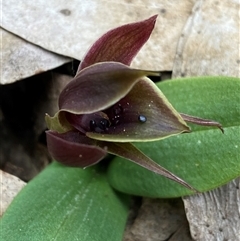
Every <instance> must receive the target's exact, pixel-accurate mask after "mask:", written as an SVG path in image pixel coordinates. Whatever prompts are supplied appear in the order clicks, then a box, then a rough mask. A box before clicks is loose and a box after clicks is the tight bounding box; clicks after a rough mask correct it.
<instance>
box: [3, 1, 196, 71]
mask: <svg viewBox="0 0 240 241" xmlns="http://www.w3.org/2000/svg"><path fill="white" fill-rule="evenodd" d="M194 2H195V1H194V0H185V1H175V0H171V1H158V2H153V1H150V0H147V1H144V0H138V1H129V0H125V1H123V2H122V3H119V2H116V1H103V0H100V1H99V0H89V1H78V0H73V1H71V2H67V1H64V0H55V1H54V0H52V1H47V2H46V1H45V0H37V1H34V2H33V1H31V0H25V1H15V0H8V1H3V3H2V9H3V11H2V19H3V21H2V27H3V28H5V29H7V30H8V31H11V32H13V33H15V34H16V35H18V36H21V37H22V38H24V39H26V40H28V41H30V42H32V43H34V44H36V45H39V46H41V47H43V48H45V49H48V50H50V51H52V52H55V53H58V54H61V55H65V56H70V57H73V58H75V59H79V60H81V58H82V57H83V55H84V53H85V52H86V51H87V49H88V48H89V47H90V45H91V44H92V43H93V42H94V41H95V40H96V39H97V38H98V37H100V36H101V35H102V34H103V33H105V32H106V31H108V30H110V29H112V28H114V27H117V26H120V25H122V24H125V23H130V22H134V21H139V20H143V19H145V18H149V17H150V16H152V15H154V14H159V16H158V20H157V24H156V28H155V30H154V33H153V34H152V36H151V39H150V40H149V42H148V43H147V44H146V45H145V46H144V48H143V49H142V50H141V52H140V53H139V55H138V57H137V58H136V60H135V61H134V63H133V66H135V67H138V68H145V69H153V70H172V65H173V58H174V55H175V51H176V46H177V42H178V39H179V36H180V34H181V30H182V28H183V26H184V24H185V21H186V20H187V18H188V16H189V15H190V13H191V9H192V6H193V3H194Z"/></svg>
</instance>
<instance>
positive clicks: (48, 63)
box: [0, 28, 71, 84]
mask: <svg viewBox="0 0 240 241" xmlns="http://www.w3.org/2000/svg"><path fill="white" fill-rule="evenodd" d="M0 35H1V37H2V38H1V42H2V43H1V44H2V46H1V47H2V48H1V58H2V66H1V78H0V84H11V83H13V82H15V81H17V80H21V79H24V78H27V77H29V76H32V75H35V74H39V73H41V72H45V71H47V70H50V69H53V68H56V67H58V66H60V65H62V64H64V63H67V62H69V61H71V59H69V58H67V57H63V56H60V55H58V54H54V53H51V52H49V51H47V50H45V49H43V48H41V47H38V46H36V45H33V44H31V43H29V42H27V41H26V40H24V39H21V38H19V37H17V36H16V35H14V34H12V33H10V32H8V31H6V30H4V29H1V28H0Z"/></svg>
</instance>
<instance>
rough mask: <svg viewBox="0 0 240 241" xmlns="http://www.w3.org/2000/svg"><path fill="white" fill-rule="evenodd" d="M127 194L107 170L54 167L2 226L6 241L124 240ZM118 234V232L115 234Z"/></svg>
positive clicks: (33, 183)
mask: <svg viewBox="0 0 240 241" xmlns="http://www.w3.org/2000/svg"><path fill="white" fill-rule="evenodd" d="M127 212H128V196H125V195H123V194H118V193H116V192H115V191H114V190H112V188H111V187H110V186H109V184H108V183H107V181H106V177H105V174H104V172H102V171H101V170H99V168H98V169H97V168H96V167H95V168H93V167H91V168H87V169H85V170H83V169H78V168H70V167H66V166H62V165H60V164H57V163H53V164H51V165H50V166H48V167H47V168H46V169H45V170H44V171H43V172H42V173H40V175H38V176H37V177H36V178H35V179H33V180H32V181H31V182H30V183H29V184H28V185H27V186H26V187H25V188H24V189H23V190H22V191H21V192H20V194H19V195H18V196H17V197H16V198H15V199H14V201H13V202H12V203H11V205H10V207H9V208H8V209H7V211H6V213H5V214H4V216H3V218H2V219H1V222H0V227H1V234H0V237H1V240H8V241H11V240H13V241H15V240H18V241H28V240H29V241H41V240H43V241H46V240H63V241H66V240H71V241H74V240H81V241H105V240H113V241H115V240H116V241H121V240H122V235H123V231H124V227H125V223H126V219H127ZM113 230H114V231H113Z"/></svg>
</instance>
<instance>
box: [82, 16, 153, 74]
mask: <svg viewBox="0 0 240 241" xmlns="http://www.w3.org/2000/svg"><path fill="white" fill-rule="evenodd" d="M156 18H157V15H154V16H152V17H151V18H149V19H146V20H143V21H140V22H136V23H130V24H126V25H123V26H120V27H118V28H115V29H112V30H110V31H108V32H107V33H105V34H104V35H103V36H102V37H100V38H99V39H98V40H97V41H96V42H95V43H94V44H93V46H92V47H91V48H90V50H89V51H88V52H87V54H86V56H85V57H84V58H83V60H82V62H81V64H80V65H79V69H78V71H80V70H82V69H84V68H86V67H88V66H90V65H92V64H95V63H97V62H103V61H116V62H121V63H123V64H126V65H130V63H131V61H132V59H133V58H134V56H135V55H136V54H137V53H138V51H139V50H140V49H141V47H142V46H143V45H144V44H145V43H146V41H147V40H148V38H149V36H150V35H151V33H152V30H153V28H154V25H155V22H156Z"/></svg>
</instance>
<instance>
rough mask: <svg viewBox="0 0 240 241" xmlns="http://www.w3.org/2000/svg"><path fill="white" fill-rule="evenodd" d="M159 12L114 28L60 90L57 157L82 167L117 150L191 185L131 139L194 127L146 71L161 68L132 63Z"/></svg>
mask: <svg viewBox="0 0 240 241" xmlns="http://www.w3.org/2000/svg"><path fill="white" fill-rule="evenodd" d="M156 18H157V16H153V17H151V18H149V19H147V20H144V21H141V22H137V23H132V24H127V25H124V26H121V27H119V28H116V29H113V30H111V31H109V32H107V33H106V34H105V35H103V36H102V37H101V38H100V39H98V40H97V41H96V42H95V43H94V44H93V46H92V47H91V48H90V50H89V51H88V52H87V54H86V56H85V57H84V58H83V60H82V62H81V64H80V66H79V69H78V72H77V74H76V76H75V77H74V79H73V80H72V81H71V82H70V83H69V84H68V85H67V86H66V87H65V88H64V89H63V91H62V92H61V94H60V96H59V111H58V112H57V113H56V115H55V116H54V117H50V116H48V115H46V122H47V125H48V127H49V129H50V130H49V131H47V143H48V149H49V152H50V154H51V155H52V157H53V158H54V159H56V160H57V161H59V162H61V163H64V164H66V165H70V166H78V167H83V168H84V167H87V166H91V165H93V164H96V163H98V162H99V161H100V160H101V159H103V158H104V157H105V156H106V154H107V153H112V154H115V155H118V156H121V157H124V158H126V159H129V160H131V161H133V162H135V163H137V164H139V165H141V166H143V167H144V168H147V169H149V170H151V171H153V172H155V173H158V174H160V175H163V176H165V177H167V178H169V179H172V180H174V181H176V182H178V183H180V184H182V185H184V186H185V187H187V188H191V189H192V187H191V186H190V185H188V184H187V183H186V182H184V181H183V180H181V179H180V178H178V177H177V176H175V175H174V174H172V173H171V172H169V171H167V170H166V169H164V168H163V167H161V166H160V165H158V164H157V163H155V162H154V161H152V160H151V159H150V158H148V157H147V156H145V155H144V154H143V153H142V152H141V151H140V150H138V149H137V148H136V147H135V146H134V145H133V144H132V142H136V141H137V142H140V141H154V140H159V139H163V138H166V137H169V136H172V135H177V134H179V133H183V132H189V127H188V126H187V125H186V123H185V121H184V119H183V117H182V116H181V114H179V113H178V112H177V111H176V110H175V109H174V108H173V107H172V105H171V104H170V103H169V102H168V100H167V99H166V97H165V96H164V95H163V93H162V92H161V91H160V90H159V89H158V88H157V86H156V85H155V84H154V83H153V82H152V81H151V80H150V79H148V78H147V77H146V76H148V75H159V74H158V73H157V72H154V71H145V70H137V69H132V68H130V67H129V65H130V63H131V61H132V59H133V57H134V56H135V55H136V54H137V52H138V51H139V50H140V48H141V47H142V46H143V44H144V43H145V42H146V41H147V40H148V38H149V36H150V34H151V32H152V30H153V28H154V24H155V21H156Z"/></svg>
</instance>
